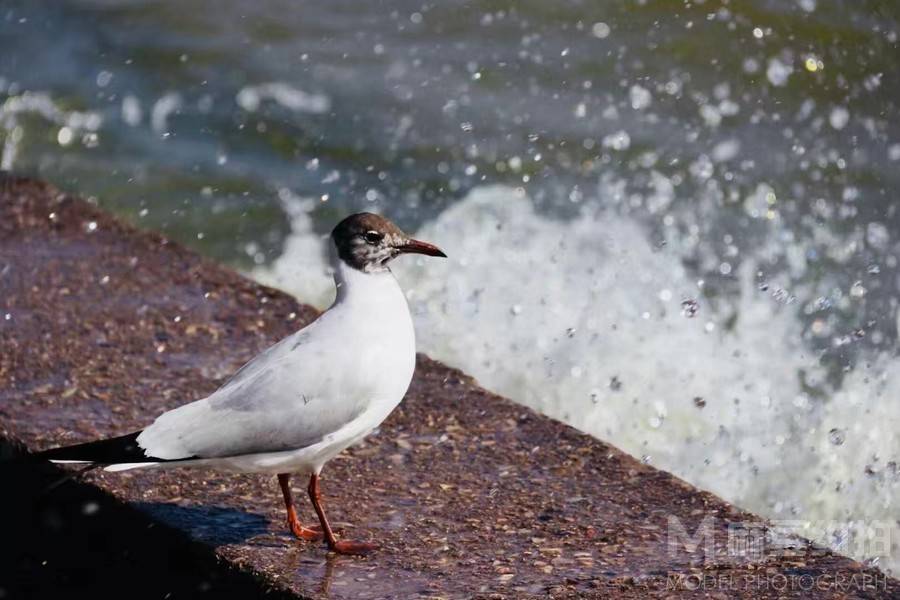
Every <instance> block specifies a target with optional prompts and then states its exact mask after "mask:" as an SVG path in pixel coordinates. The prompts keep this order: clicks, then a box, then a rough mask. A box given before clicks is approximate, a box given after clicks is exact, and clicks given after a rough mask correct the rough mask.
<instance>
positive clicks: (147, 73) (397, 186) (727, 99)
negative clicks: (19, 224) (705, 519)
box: [0, 0, 900, 568]
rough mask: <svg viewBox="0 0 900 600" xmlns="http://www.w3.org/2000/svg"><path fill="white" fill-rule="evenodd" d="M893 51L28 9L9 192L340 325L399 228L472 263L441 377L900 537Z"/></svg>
mask: <svg viewBox="0 0 900 600" xmlns="http://www.w3.org/2000/svg"><path fill="white" fill-rule="evenodd" d="M898 35H900V10H898V7H897V5H896V3H893V2H886V1H883V2H876V1H837V0H827V1H826V0H796V1H788V0H781V1H774V0H772V1H765V0H732V1H730V2H725V1H713V0H706V1H694V2H675V1H668V0H658V1H652V0H633V1H616V2H604V3H594V4H591V3H584V2H560V3H548V2H541V1H531V2H516V3H511V2H496V1H481V2H466V3H463V2H441V3H434V4H423V3H421V2H392V3H377V2H370V3H362V2H329V3H313V2H287V1H283V2H267V3H256V2H248V1H217V2H213V1H207V2H197V3H192V4H191V7H190V8H189V9H188V8H186V7H185V5H184V3H182V2H175V1H173V0H169V1H157V2H151V1H137V0H134V1H125V0H118V1H114V0H105V1H101V0H94V1H75V0H65V1H59V2H31V1H25V0H7V1H6V2H4V3H3V5H2V6H0V45H2V48H3V50H4V51H3V52H2V53H0V102H2V107H0V138H2V155H0V167H2V168H4V169H9V170H13V171H16V172H20V173H32V174H36V175H38V176H40V177H43V178H45V179H48V180H50V181H53V182H55V183H57V184H58V185H60V186H61V187H63V188H65V189H68V190H72V191H75V192H78V193H81V194H84V195H90V196H93V197H95V198H96V200H97V202H99V203H100V204H101V205H102V206H104V207H107V208H109V209H111V210H113V211H115V212H118V213H120V214H122V215H124V216H126V217H127V218H129V219H130V220H132V221H134V222H136V223H138V224H139V225H140V226H142V227H146V228H150V229H157V230H163V231H166V232H167V233H168V234H169V235H171V236H172V237H174V238H176V239H179V240H181V241H183V242H186V243H188V244H190V245H191V246H193V247H195V248H197V249H199V250H200V251H201V252H203V253H205V254H208V255H210V256H213V257H215V258H218V259H220V260H223V261H226V262H228V263H231V264H233V265H235V266H237V267H239V268H241V269H244V270H247V271H248V272H250V273H251V274H253V275H254V276H256V277H258V278H260V279H262V280H265V281H268V282H272V283H275V284H277V285H280V286H282V287H284V288H286V289H289V290H291V291H294V292H296V293H298V295H300V297H301V299H305V300H308V301H312V302H316V303H319V304H324V303H326V302H327V295H328V291H327V290H328V286H327V278H326V277H325V276H324V275H323V270H324V269H323V265H322V261H321V257H320V255H319V253H318V247H319V244H320V240H319V236H321V235H322V234H325V233H327V231H328V230H329V229H330V227H331V226H332V225H333V223H334V222H335V221H336V219H338V218H339V217H340V216H341V215H344V214H345V213H347V212H348V211H351V210H377V211H380V212H384V213H386V214H388V215H389V216H391V217H392V218H394V219H395V220H397V221H398V222H399V223H400V224H401V225H402V226H403V227H405V228H407V229H409V230H410V231H419V232H422V233H423V234H424V233H427V234H430V235H431V236H432V237H436V238H438V239H435V241H437V242H439V243H440V244H441V245H442V246H447V247H449V248H448V251H449V252H450V254H451V258H452V259H453V260H452V261H451V262H450V263H448V266H441V267H434V266H430V268H431V270H430V271H428V270H421V268H420V267H419V266H415V267H413V268H410V269H405V270H404V269H399V270H398V274H399V275H401V276H402V277H406V280H405V283H407V284H408V287H409V288H410V290H411V292H410V299H411V302H412V303H413V306H414V309H415V310H416V312H417V319H418V322H419V327H418V328H419V331H420V338H421V344H422V345H423V348H424V349H425V350H427V351H428V352H430V353H432V354H434V355H435V356H438V357H440V358H443V359H444V360H447V361H449V362H452V363H454V364H457V365H459V366H461V367H463V368H465V369H466V370H468V371H470V372H472V373H474V374H476V375H477V376H478V378H479V380H480V381H481V382H482V383H484V384H485V385H487V386H488V387H492V388H493V389H496V390H498V391H501V392H503V393H505V394H507V395H510V396H512V397H513V398H516V399H517V400H520V401H522V402H525V403H527V404H529V405H531V406H534V407H536V408H538V409H540V410H543V411H545V412H547V413H549V414H551V415H553V416H556V417H558V418H562V419H565V420H567V421H568V422H570V423H572V424H574V425H576V426H578V427H580V428H582V429H584V430H586V431H590V432H591V433H594V434H595V435H598V436H600V437H603V438H604V439H608V440H610V441H612V442H614V443H616V444H618V445H620V446H622V447H623V448H625V449H626V450H628V451H629V452H632V453H634V454H635V455H638V456H641V457H644V458H645V460H648V461H650V462H652V463H653V464H656V465H658V466H660V467H662V468H666V469H669V470H673V471H675V472H676V473H678V474H679V475H681V476H683V477H685V478H687V479H688V480H690V481H692V482H694V483H697V484H698V485H702V486H704V487H707V488H710V489H712V490H714V491H716V492H717V493H719V494H722V495H723V496H725V497H726V498H728V499H730V500H733V501H736V502H738V503H740V504H742V505H744V506H747V507H748V508H751V509H752V510H755V511H758V512H761V513H764V514H766V515H768V516H772V517H773V518H804V519H811V520H815V521H817V522H824V521H827V520H832V521H841V522H848V521H853V522H856V521H867V522H872V521H878V522H886V523H889V524H891V526H892V527H894V528H895V532H897V531H898V528H900V525H898V523H897V516H898V514H900V508H898V506H897V504H896V500H895V498H896V497H898V491H900V470H898V467H897V464H898V461H900V437H898V433H897V432H898V431H900V380H898V376H900V370H898V366H900V364H898V358H897V348H898V343H897V339H898V327H900V316H898V300H897V298H898V292H900V267H898V255H900V245H898V237H900V214H898V213H900V211H898V204H900V203H898V198H897V196H898V189H900V174H898V173H900V119H898V116H900V114H898V99H900V80H898V75H900V71H898V69H897V66H896V64H897V57H898V56H900V53H898ZM454 251H455V252H454ZM695 309H696V314H694V313H695ZM691 315H693V316H691ZM460 332H463V333H462V334H461V333H460ZM698 398H699V399H700V400H699V401H698V400H697V399H698ZM837 442H840V443H837ZM858 530H861V529H859V528H856V529H854V531H858ZM810 535H817V536H818V537H819V539H822V540H824V541H826V542H827V543H831V544H832V545H834V546H835V547H837V548H839V549H842V550H843V551H847V552H850V553H852V554H854V555H856V556H860V557H862V558H876V556H875V554H874V553H873V552H871V551H869V550H870V549H869V550H867V549H865V548H862V549H861V548H856V547H854V548H850V547H842V546H841V545H840V543H838V542H835V541H834V539H833V537H829V536H830V534H827V533H823V534H819V533H811V534H810ZM895 537H896V538H897V539H896V543H900V532H898V533H897V535H896V536H895ZM896 543H895V546H894V549H893V550H892V551H891V552H890V553H888V555H887V556H886V558H882V559H881V561H882V562H880V563H879V564H881V565H882V566H884V565H889V566H893V568H896V565H897V564H898V560H900V559H898V556H900V554H898V550H897V549H896Z"/></svg>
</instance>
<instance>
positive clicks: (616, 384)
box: [609, 375, 622, 392]
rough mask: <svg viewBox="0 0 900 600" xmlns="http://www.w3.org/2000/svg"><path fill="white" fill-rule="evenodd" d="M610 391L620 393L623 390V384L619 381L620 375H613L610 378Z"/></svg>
mask: <svg viewBox="0 0 900 600" xmlns="http://www.w3.org/2000/svg"><path fill="white" fill-rule="evenodd" d="M609 389H611V390H612V391H614V392H618V391H619V390H621V389H622V382H621V381H620V380H619V376H618V375H613V376H612V377H610V378H609Z"/></svg>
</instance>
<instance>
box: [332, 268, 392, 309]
mask: <svg viewBox="0 0 900 600" xmlns="http://www.w3.org/2000/svg"><path fill="white" fill-rule="evenodd" d="M334 267H335V269H334V284H335V286H336V287H337V296H336V297H335V301H334V303H335V305H340V304H366V305H368V306H370V307H371V308H373V309H375V308H376V306H377V305H378V304H381V303H395V302H398V301H402V302H403V303H404V305H405V304H406V298H405V296H404V295H403V291H402V290H401V289H400V285H399V284H398V283H397V280H396V279H395V278H394V274H393V273H391V271H390V270H389V269H385V270H383V271H378V272H371V273H367V272H364V271H360V270H359V269H354V268H353V267H351V266H350V265H348V264H347V263H345V262H344V261H342V260H338V261H336V264H335V265H334Z"/></svg>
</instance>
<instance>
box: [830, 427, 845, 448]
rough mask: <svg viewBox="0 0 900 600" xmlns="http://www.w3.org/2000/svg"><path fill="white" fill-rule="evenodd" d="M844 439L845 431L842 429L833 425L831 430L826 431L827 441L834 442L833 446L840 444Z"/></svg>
mask: <svg viewBox="0 0 900 600" xmlns="http://www.w3.org/2000/svg"><path fill="white" fill-rule="evenodd" d="M845 439H846V433H845V432H844V430H843V429H838V428H837V427H835V428H834V429H832V430H831V431H829V432H828V441H829V442H831V443H832V444H834V445H835V446H842V445H843V444H844V440H845Z"/></svg>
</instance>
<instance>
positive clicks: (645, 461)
mask: <svg viewBox="0 0 900 600" xmlns="http://www.w3.org/2000/svg"><path fill="white" fill-rule="evenodd" d="M651 460H652V459H651V457H650V455H649V454H645V455H643V456H642V457H641V463H642V464H645V465H649V464H650V461H651Z"/></svg>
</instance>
